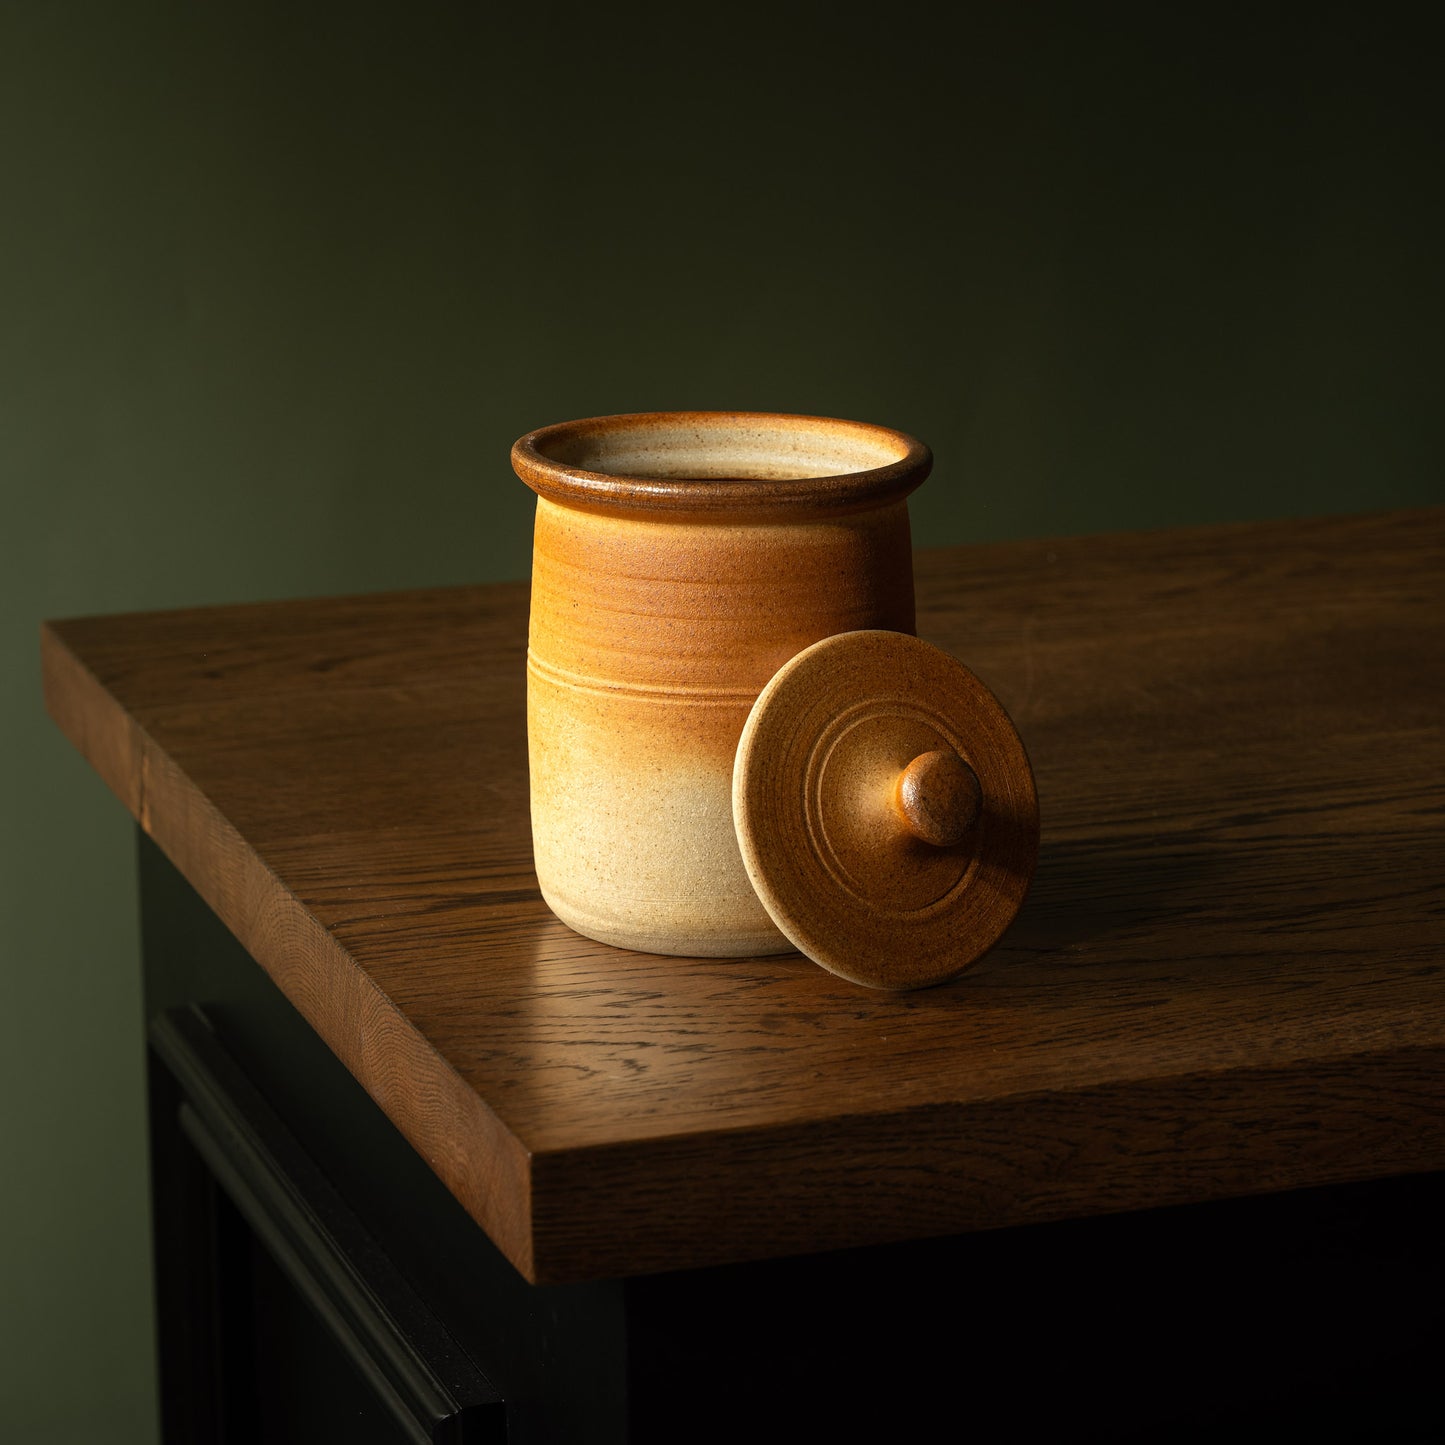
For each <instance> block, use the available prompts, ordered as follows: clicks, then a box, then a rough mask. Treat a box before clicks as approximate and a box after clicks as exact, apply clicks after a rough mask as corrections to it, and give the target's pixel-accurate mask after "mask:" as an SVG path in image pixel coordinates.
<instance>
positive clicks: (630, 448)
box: [512, 411, 933, 521]
mask: <svg viewBox="0 0 1445 1445" xmlns="http://www.w3.org/2000/svg"><path fill="white" fill-rule="evenodd" d="M512 466H513V468H514V469H515V470H516V473H517V475H518V476H519V477H520V478H521V479H522V480H523V481H524V482H525V483H526V484H527V485H528V486H529V487H531V488H532V490H533V491H534V492H536V493H538V494H539V495H540V496H543V497H549V498H551V499H552V500H553V501H557V502H563V503H566V504H569V505H572V506H579V507H588V508H596V509H599V510H605V511H627V512H639V511H641V512H651V513H654V514H657V513H662V514H669V513H670V514H682V515H690V516H695V517H697V518H698V519H699V520H701V519H702V518H703V517H718V518H724V519H728V520H739V519H748V520H762V519H764V518H767V519H774V518H776V519H777V520H780V521H781V520H783V519H790V518H796V517H801V516H812V517H816V516H819V515H827V514H837V513H842V512H852V511H857V510H860V509H862V508H867V507H877V506H879V505H882V504H884V503H886V502H890V501H895V500H897V499H899V498H901V497H906V496H907V495H908V493H909V492H911V491H913V489H914V488H915V487H917V486H918V485H919V483H921V482H922V481H923V480H924V478H925V477H927V476H928V473H929V470H930V468H931V467H932V466H933V455H932V453H931V452H930V451H929V450H928V448H927V447H926V446H925V445H924V444H923V443H922V442H920V441H918V440H916V439H915V438H914V437H911V436H909V435H907V434H906V433H905V432H900V431H894V430H892V429H891V428H889V427H882V426H873V425H871V424H869V423H867V422H857V421H841V420H836V419H834V418H831V417H818V416H791V415H788V414H785V413H781V412H733V411H679V412H665V411H657V412H637V413H633V414H631V415H624V416H604V417H590V418H588V419H586V420H582V421H568V422H560V423H558V424H557V425H555V426H548V427H542V428H541V429H540V430H539V431H534V432H529V433H528V434H527V435H526V436H524V437H522V438H520V439H519V440H518V441H517V442H516V443H515V445H514V446H513V447H512Z"/></svg>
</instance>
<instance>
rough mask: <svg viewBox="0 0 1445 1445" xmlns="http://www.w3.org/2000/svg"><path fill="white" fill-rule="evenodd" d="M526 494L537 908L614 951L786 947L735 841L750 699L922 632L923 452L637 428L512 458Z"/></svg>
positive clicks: (802, 437) (913, 447)
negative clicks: (812, 662)
mask: <svg viewBox="0 0 1445 1445" xmlns="http://www.w3.org/2000/svg"><path fill="white" fill-rule="evenodd" d="M512 462H513V466H514V467H515V469H516V471H517V474H518V476H520V477H521V479H522V480H523V481H524V482H525V483H526V484H527V485H528V486H529V487H531V488H532V489H533V491H535V492H536V493H537V517H536V533H535V550H534V555H533V570H532V611H531V629H530V636H529V647H528V657H527V726H528V738H529V749H530V759H531V786H532V837H533V849H534V854H535V859H536V868H537V877H538V880H539V882H540V884H541V889H542V893H543V896H544V897H545V898H546V901H547V903H548V904H549V905H550V906H551V908H552V909H553V911H554V912H555V913H556V914H557V916H558V917H559V918H561V919H562V920H563V922H565V923H567V924H569V925H570V926H571V927H573V928H574V929H576V930H577V931H578V932H579V933H583V934H586V935H588V936H589V937H591V938H595V939H599V940H601V941H602V942H605V943H611V944H617V945H620V946H623V947H628V948H637V949H643V950H647V951H650V952H657V953H677V954H692V955H749V954H761V953H777V952H783V951H786V950H789V949H791V948H792V946H793V945H792V943H790V942H789V941H788V939H786V938H785V937H784V936H783V934H782V933H781V932H779V930H778V928H777V926H776V925H775V924H774V923H773V921H772V919H771V918H770V917H769V914H768V912H767V911H766V910H765V909H764V907H763V905H762V903H761V902H760V901H759V898H758V896H757V893H756V892H755V891H754V888H753V886H752V885H751V883H750V882H749V879H748V875H747V873H746V872H745V870H744V865H743V860H742V857H741V854H740V851H739V846H738V838H737V835H736V833H735V831H734V820H733V807H732V778H733V767H734V759H735V754H736V751H737V747H738V740H739V737H740V735H741V733H742V730H743V725H744V723H745V722H746V721H747V718H748V714H749V710H750V709H751V708H752V706H753V703H754V702H755V701H756V699H757V697H758V694H759V692H760V691H761V690H762V689H763V687H764V686H765V685H766V684H767V683H768V682H769V680H770V679H771V678H772V677H773V675H774V674H775V673H776V672H777V671H778V669H779V668H780V667H782V665H783V664H784V663H786V662H788V661H789V660H790V659H791V658H793V657H794V656H795V655H796V654H798V653H799V652H800V651H802V650H803V649H804V648H807V647H808V646H809V645H810V644H812V643H815V642H818V641H819V640H820V639H822V638H825V637H831V636H833V635H834V634H836V633H844V632H853V631H857V630H859V629H887V630H889V631H892V632H901V633H910V634H911V633H912V632H913V630H914V607H913V558H912V546H911V540H910V535H909V525H908V508H907V502H906V497H907V495H908V493H909V492H911V491H912V490H913V489H914V488H915V487H916V486H918V484H919V483H920V482H922V481H923V479H924V478H925V477H926V476H927V474H928V471H929V467H930V465H931V457H930V454H929V451H928V449H927V447H925V446H924V445H923V444H922V443H920V442H918V441H915V440H914V439H913V438H912V437H909V436H906V435H904V434H903V433H901V432H896V431H891V430H888V429H887V428H884V427H878V426H868V425H864V424H861V423H857V422H848V421H834V420H828V419H824V418H819V417H804V416H785V415H774V414H747V413H731V412H685V413H648V414H642V415H635V416H615V417H602V418H597V419H593V420H588V421H574V422H566V423H563V424H561V425H559V426H551V427H546V428H543V429H542V430H540V431H535V432H532V433H530V434H529V435H527V436H525V437H523V438H521V440H520V441H518V442H517V443H516V445H515V446H514V447H513V449H512Z"/></svg>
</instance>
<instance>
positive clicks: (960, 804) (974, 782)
mask: <svg viewBox="0 0 1445 1445" xmlns="http://www.w3.org/2000/svg"><path fill="white" fill-rule="evenodd" d="M894 802H895V803H896V804H897V806H898V811H899V812H900V813H902V815H903V821H904V822H905V823H907V824H908V827H909V830H910V831H911V832H912V833H913V834H914V836H915V837H918V838H921V839H922V840H923V841H924V842H925V843H932V844H933V846H934V847H935V848H952V847H953V846H954V845H955V844H956V843H961V842H962V841H963V837H964V834H966V833H967V832H968V830H969V829H970V828H971V827H973V825H974V823H975V821H976V820H977V818H978V810H979V808H980V806H981V805H982V803H983V789H982V787H981V786H980V785H979V781H978V774H977V773H975V772H974V770H973V769H972V768H971V767H969V765H968V764H967V763H966V762H964V760H963V759H962V758H961V757H959V755H958V754H957V753H955V752H952V751H950V750H948V749H940V750H939V751H937V752H932V753H920V754H919V755H918V756H917V757H916V758H914V760H913V761H912V762H911V763H909V765H908V766H907V767H906V768H904V770H903V771H902V772H901V773H899V775H898V783H897V786H896V788H895V791H894Z"/></svg>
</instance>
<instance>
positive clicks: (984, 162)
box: [0, 0, 1445, 1441]
mask: <svg viewBox="0 0 1445 1445" xmlns="http://www.w3.org/2000/svg"><path fill="white" fill-rule="evenodd" d="M624 8H625V7H624ZM681 13H682V12H681V11H680V10H678V9H677V8H676V7H674V8H672V9H669V10H663V9H659V10H657V11H656V13H655V14H654V15H653V16H652V18H650V19H648V20H646V21H643V20H640V19H629V18H627V17H625V16H624V17H622V18H619V17H618V16H617V15H616V14H614V13H612V9H611V8H610V7H600V6H594V7H584V6H582V5H580V4H570V5H554V6H547V5H542V4H533V5H530V6H528V7H526V8H525V13H523V10H522V8H521V7H518V10H517V12H516V13H512V14H502V13H500V12H498V11H496V10H495V9H492V8H489V7H486V6H484V5H478V4H467V5H463V4H460V3H457V4H452V5H446V6H441V5H433V4H412V5H405V6H403V5H400V4H396V5H393V6H391V7H388V8H384V7H381V6H379V5H375V4H366V5H360V6H341V5H336V6H321V5H317V4H314V3H313V4H305V3H302V4H280V3H274V4H259V3H251V4H244V5H243V4H234V5H229V6H182V5H180V4H178V3H177V4H165V3H138V0H133V3H114V4H112V3H101V0H89V3H75V4H68V5H66V4H56V3H49V4H38V3H28V0H11V3H8V4H7V5H5V6H4V7H3V10H0V207H3V210H0V497H3V502H4V507H3V514H0V515H3V523H0V628H3V631H0V667H3V674H0V675H3V676H4V678H5V679H6V681H5V684H4V687H3V689H0V760H3V762H0V767H3V768H4V770H5V771H4V793H3V797H4V800H5V801H4V806H3V807H0V950H3V952H0V982H3V984H4V992H3V1008H0V1086H3V1093H0V1101H3V1102H0V1130H3V1136H0V1436H3V1437H4V1438H6V1439H10V1438H17V1439H19V1438H25V1439H35V1440H41V1439H45V1440H72V1439H73V1440H99V1439H107V1440H134V1441H144V1440H149V1439H150V1438H151V1437H152V1432H153V1429H154V1424H153V1421H154V1412H153V1403H152V1398H151V1386H150V1369H151V1346H150V1342H149V1317H148V1302H147V1296H146V1292H145V1278H146V1268H147V1257H146V1253H147V1245H146V1236H145V1224H144V1208H145V1201H144V1185H143V1180H142V1174H141V1159H142V1151H143V1133H142V1122H141V1097H140V1084H141V1059H140V1052H139V1042H138V1041H139V1037H140V1017H139V1001H138V992H137V984H136V973H137V961H136V937H135V918H134V904H133V882H134V880H133V859H132V844H131V838H130V830H129V823H128V819H127V818H126V817H125V816H124V814H123V812H122V810H121V808H120V807H119V805H118V804H117V803H115V802H114V801H113V800H112V799H111V798H110V797H109V795H108V794H106V793H105V791H104V789H103V788H102V785H101V784H100V783H99V782H98V781H97V780H96V779H95V778H94V777H93V776H92V775H91V774H90V773H89V771H88V770H87V768H86V767H85V765H84V764H82V763H81V762H80V760H79V759H78V757H77V756H76V755H75V754H74V753H73V752H72V750H71V749H70V748H69V746H68V745H67V744H66V743H64V742H63V741H62V740H61V739H60V737H59V736H58V734H57V733H56V732H55V731H54V730H53V729H52V728H51V727H50V726H49V725H48V724H47V722H46V721H45V719H44V716H43V713H42V709H41V704H40V698H39V687H38V675H37V673H38V669H37V656H36V624H37V622H38V620H39V619H40V618H41V617H42V616H49V615H65V614H73V613H83V612H93V611H108V610H119V609H131V608H146V607H164V606H171V605H180V604H185V603H195V602H212V601H226V600H232V599H240V598H252V597H260V596H275V595H283V594H299V593H324V592H330V591H339V590H364V589H370V588H383V587H394V586H400V585H406V584H414V583H448V582H461V581H470V580H477V579H490V578H498V577H514V576H519V575H522V574H523V573H524V572H525V570H526V567H527V556H528V546H529V536H528V528H529V506H528V503H529V500H530V494H529V493H527V492H525V491H524V490H523V489H522V487H521V486H520V485H519V484H518V483H516V482H515V480H514V479H513V478H512V477H511V475H510V473H509V471H508V468H507V463H506V448H507V446H508V444H509V443H510V442H511V440H512V439H513V438H514V437H515V436H516V435H518V434H519V433H520V432H522V431H525V430H528V429H530V428H531V427H533V426H537V425H541V424H543V423H546V422H550V421H556V420H560V419H563V418H566V417H570V416H578V415H589V414H596V413H603V412H609V411H620V410H638V409H649V408H668V407H744V408H745V407H766V408H773V409H781V410H798V411H813V412H822V413H830V414H835V415H842V416H857V417H862V418H865V419H869V420H875V421H880V422H885V423H889V424H892V425H895V426H900V427H903V428H905V429H907V430H910V431H914V432H916V433H917V434H918V435H919V436H921V437H923V438H925V439H926V440H927V441H929V442H930V443H931V444H932V445H933V447H934V450H935V452H936V454H937V457H938V466H937V471H936V474H935V477H934V479H933V480H932V481H931V482H929V484H928V485H927V486H926V487H925V488H924V490H923V491H922V492H921V493H920V494H919V495H918V498H917V500H916V503H915V525H916V531H917V539H918V541H919V542H920V543H924V544H927V543H935V542H959V541H966V540H969V539H971V538H994V537H1009V536H1020V535H1028V534H1039V533H1049V532H1078V531H1089V530H1095V529H1107V528H1118V527H1149V526H1156V525H1160V524H1166V523H1189V522H1206V521H1213V520H1218V519H1226V518H1249V517H1260V516H1267V515H1290V514H1300V513H1312V512H1319V511H1326V510H1345V509H1357V508H1367V507H1377V506H1387V505H1396V504H1405V503H1416V502H1425V501H1438V500H1445V485H1442V479H1441V478H1442V472H1441V465H1442V455H1445V447H1442V441H1445V436H1442V430H1445V424H1442V409H1441V406H1440V401H1439V398H1440V391H1441V382H1442V379H1445V378H1442V364H1441V336H1442V334H1445V326H1442V323H1445V314H1442V312H1445V308H1442V304H1441V289H1440V285H1439V267H1440V258H1441V254H1442V251H1441V243H1442V240H1445V225H1442V214H1441V200H1440V196H1441V189H1440V186H1439V183H1438V175H1437V171H1438V168H1439V163H1440V157H1439V155H1438V153H1437V151H1436V150H1435V148H1434V146H1435V131H1436V128H1437V126H1438V122H1439V119H1440V117H1439V115H1438V114H1434V113H1432V108H1437V107H1436V103H1435V101H1434V100H1433V98H1432V97H1431V95H1430V88H1431V87H1437V86H1438V75H1437V66H1438V59H1439V51H1438V48H1437V47H1436V46H1435V45H1434V44H1433V40H1432V37H1430V36H1427V35H1425V34H1424V33H1423V32H1420V31H1410V30H1408V29H1407V28H1406V26H1407V22H1406V20H1405V18H1404V17H1406V16H1408V15H1412V14H1413V13H1414V11H1413V10H1406V9H1399V10H1395V11H1393V12H1391V11H1389V10H1382V9H1380V8H1379V7H1373V8H1368V9H1367V7H1364V6H1352V7H1334V8H1331V7H1328V6H1312V7H1305V6H1300V7H1292V8H1290V9H1288V10H1279V9H1273V8H1270V7H1268V6H1260V5H1254V6H1249V7H1240V8H1238V9H1233V10H1227V9H1221V8H1220V7H1217V6H1210V7H1208V8H1199V9H1196V10H1194V11H1193V12H1192V14H1190V13H1186V12H1185V11H1184V10H1181V9H1180V8H1179V7H1169V6H1157V7H1152V8H1150V9H1144V8H1142V7H1141V8H1139V9H1137V10H1134V11H1125V10H1121V9H1118V8H1116V7H1112V6H1102V5H1091V4H1088V5H1086V4H1077V5H1072V6H1058V5H1051V6H1037V5H1035V6H1006V5H1004V6H1001V5H993V6H983V5H971V6H965V7H962V8H961V9H957V10H955V9H953V8H948V9H945V7H942V6H937V7H909V6H907V5H903V4H892V5H887V6H883V5H880V6H878V7H876V10H875V12H874V14H873V15H872V16H871V17H870V18H868V19H867V20H866V22H865V21H864V20H862V19H859V18H856V17H853V18H850V16H849V14H848V13H847V12H846V11H844V10H842V9H822V8H820V9H817V10H816V11H809V12H807V15H806V18H804V17H803V13H802V12H797V14H796V15H793V18H789V15H790V14H792V12H788V11H785V9H784V7H781V6H772V7H766V8H765V7H759V9H758V10H757V11H755V12H753V16H754V18H753V19H752V20H749V19H747V18H746V17H745V16H744V14H743V12H741V11H738V10H733V9H729V10H719V11H716V12H711V13H710V14H709V15H708V18H707V19H706V20H705V21H700V20H691V21H687V22H686V25H687V28H686V29H685V30H680V29H678V26H679V25H680V24H682V23H684V22H682V21H681V20H680V19H679V16H680V15H681ZM945 14H947V15H949V16H951V17H952V19H951V22H950V26H949V28H948V29H947V30H945V29H943V28H941V27H942V19H941V17H943V16H944V15H945Z"/></svg>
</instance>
